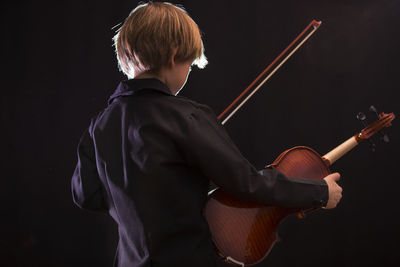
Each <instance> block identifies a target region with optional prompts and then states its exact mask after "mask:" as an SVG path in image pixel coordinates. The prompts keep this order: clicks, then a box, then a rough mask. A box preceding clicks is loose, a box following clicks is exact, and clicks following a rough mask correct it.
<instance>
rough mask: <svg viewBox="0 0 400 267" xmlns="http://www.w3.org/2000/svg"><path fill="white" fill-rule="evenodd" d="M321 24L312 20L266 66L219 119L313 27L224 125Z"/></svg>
mask: <svg viewBox="0 0 400 267" xmlns="http://www.w3.org/2000/svg"><path fill="white" fill-rule="evenodd" d="M320 25H321V21H316V20H313V21H311V22H310V24H309V25H308V26H307V27H306V28H305V29H304V30H303V31H302V32H301V33H300V34H299V35H298V36H297V37H296V38H295V39H294V40H293V41H292V42H291V43H290V44H289V45H288V47H286V48H285V50H283V51H282V53H280V54H279V56H278V57H277V58H276V59H275V60H274V61H272V62H271V64H269V65H268V67H266V68H265V70H264V71H263V72H261V73H260V75H258V76H257V78H256V79H255V80H254V81H253V82H252V83H251V84H250V85H249V86H248V87H247V88H246V89H245V90H244V91H243V92H242V93H241V94H240V95H239V96H238V97H237V98H236V99H235V100H234V101H233V102H232V103H231V104H230V105H229V106H228V107H227V108H226V109H225V110H224V111H223V112H222V113H221V114H220V115H219V116H218V119H219V120H221V119H222V118H223V117H224V116H225V115H226V114H227V113H228V112H229V111H230V110H231V109H232V108H233V107H234V106H235V105H236V104H237V103H238V102H239V101H240V100H241V99H242V98H243V97H244V95H245V94H246V93H247V92H248V91H250V89H251V88H252V87H254V85H255V84H256V83H257V82H258V81H259V80H260V79H261V78H262V77H263V76H264V75H265V74H266V73H267V72H268V71H269V70H270V69H271V68H272V67H273V66H274V65H275V64H276V63H277V62H278V61H279V60H280V59H281V58H282V57H283V56H284V55H285V54H286V53H287V52H288V50H289V49H291V48H292V46H293V45H295V44H296V43H297V42H298V41H299V39H300V38H301V37H302V36H303V35H304V34H305V33H306V32H307V31H308V30H309V29H310V28H311V27H313V29H312V31H310V32H309V34H307V36H306V37H305V38H304V39H303V40H302V41H301V42H299V43H298V45H297V46H296V47H295V48H294V49H293V50H292V51H291V52H290V53H289V54H288V55H287V56H286V57H285V58H284V59H283V60H282V61H281V62H280V63H279V64H278V65H277V66H276V67H275V68H274V69H273V70H272V71H271V73H270V74H268V76H267V77H266V78H265V79H264V80H262V81H261V83H259V84H258V85H257V87H256V88H255V89H254V90H253V91H252V92H251V93H250V94H249V95H248V96H247V97H246V98H245V99H244V100H243V101H242V102H241V103H240V104H239V105H238V106H237V107H236V108H235V109H234V110H233V111H232V112H231V113H229V115H228V116H226V118H225V119H224V120H223V121H222V125H224V124H225V123H226V122H227V121H228V120H229V119H230V118H231V117H232V116H233V115H234V114H235V113H236V112H237V111H238V110H239V109H240V108H241V107H242V106H243V105H244V104H245V103H246V102H247V100H249V99H250V97H252V96H253V95H254V94H255V93H256V92H257V91H258V90H259V89H260V87H261V86H263V84H264V83H265V82H266V81H268V80H269V78H271V76H272V75H274V73H275V72H276V71H277V70H278V69H279V68H280V67H281V66H282V65H283V64H284V63H285V62H286V61H287V60H288V59H289V58H290V57H291V56H292V55H293V54H294V53H295V52H296V51H297V50H298V49H299V48H300V47H301V46H302V45H303V44H304V42H305V41H307V39H308V38H310V36H311V35H312V34H313V33H314V32H315V31H316V30H317V29H318V28H319V26H320Z"/></svg>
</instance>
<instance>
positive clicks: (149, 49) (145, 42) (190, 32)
mask: <svg viewBox="0 0 400 267" xmlns="http://www.w3.org/2000/svg"><path fill="white" fill-rule="evenodd" d="M113 40H114V45H115V51H116V54H117V59H118V65H119V68H120V70H121V71H122V72H123V73H124V74H125V75H127V76H128V78H134V77H135V72H136V73H137V72H142V71H150V72H153V73H157V72H158V71H159V69H160V68H161V67H163V66H165V65H167V64H168V61H169V60H170V58H171V57H172V55H173V54H174V53H176V54H175V57H174V60H175V61H176V62H181V63H182V62H187V61H193V65H196V66H197V67H199V68H204V67H205V65H206V64H207V59H206V57H205V56H204V47H203V41H202V39H201V34H200V30H199V27H198V26H197V24H196V23H195V22H194V21H193V20H192V18H191V17H190V16H189V15H188V14H187V13H186V11H185V10H184V9H183V8H181V7H178V6H175V5H173V4H170V3H162V2H154V3H153V2H149V3H145V4H140V5H138V6H137V7H136V8H135V9H134V10H133V11H132V12H131V13H130V14H129V16H128V17H127V18H126V20H125V22H124V23H123V25H122V26H121V28H120V29H119V30H118V32H117V34H116V35H115V36H114V38H113Z"/></svg>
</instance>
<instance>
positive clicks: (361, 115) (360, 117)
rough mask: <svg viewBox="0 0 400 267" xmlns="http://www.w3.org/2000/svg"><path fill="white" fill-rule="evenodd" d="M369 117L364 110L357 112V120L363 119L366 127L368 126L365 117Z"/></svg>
mask: <svg viewBox="0 0 400 267" xmlns="http://www.w3.org/2000/svg"><path fill="white" fill-rule="evenodd" d="M366 118H367V116H365V114H364V113H362V112H358V114H357V120H359V121H361V123H362V124H363V125H364V127H367V123H366V122H365V119H366Z"/></svg>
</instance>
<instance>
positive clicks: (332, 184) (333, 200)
mask: <svg viewBox="0 0 400 267" xmlns="http://www.w3.org/2000/svg"><path fill="white" fill-rule="evenodd" d="M339 179H340V174H339V173H337V172H336V173H332V174H330V175H328V176H326V177H325V178H324V180H325V182H326V183H327V184H328V191H329V199H328V203H327V204H326V207H325V208H326V209H333V208H335V207H336V205H337V204H338V203H339V201H340V199H341V198H342V191H343V189H342V188H341V187H340V186H339V185H338V184H337V183H336V182H337V181H339Z"/></svg>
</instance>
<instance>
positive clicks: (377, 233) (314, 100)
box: [0, 0, 400, 267]
mask: <svg viewBox="0 0 400 267" xmlns="http://www.w3.org/2000/svg"><path fill="white" fill-rule="evenodd" d="M175 3H179V4H183V5H184V7H185V8H186V9H187V11H188V12H189V14H190V15H191V16H192V17H193V18H194V20H195V21H196V22H197V23H198V25H199V26H200V28H201V30H202V31H203V33H204V44H205V49H206V55H207V57H208V59H209V65H208V66H207V67H206V69H204V70H197V69H194V70H193V71H192V73H191V74H190V78H189V81H188V83H187V84H186V87H185V89H184V90H183V91H182V92H181V94H182V95H184V96H187V97H189V98H192V99H194V100H196V101H198V102H201V103H205V104H208V105H210V106H211V107H212V108H213V109H214V110H215V112H216V113H217V114H219V113H220V112H221V111H222V110H223V109H224V108H225V107H226V106H227V105H228V104H229V103H230V102H231V101H232V100H233V99H234V98H235V97H236V96H237V95H238V94H239V93H240V92H241V91H242V90H243V89H244V88H245V87H246V86H247V85H248V84H249V83H250V82H251V81H252V80H253V79H254V78H255V77H256V76H257V75H258V74H259V73H260V72H261V71H262V70H263V69H264V68H265V67H266V66H267V65H268V64H269V63H270V62H271V61H272V60H273V59H274V58H275V57H276V56H277V55H278V54H279V53H280V52H281V51H282V50H283V49H284V48H285V47H286V46H287V45H288V44H289V43H290V42H291V41H292V39H294V37H296V36H297V34H299V33H300V32H301V30H302V29H304V27H305V26H307V25H308V23H309V22H310V21H311V20H312V19H318V20H322V25H321V27H320V28H319V29H318V31H316V32H315V34H314V35H313V36H312V37H311V38H310V39H309V41H307V42H306V43H305V45H304V46H303V47H302V48H301V49H300V50H299V51H298V52H297V53H296V54H295V55H294V56H293V57H292V58H291V59H290V60H289V61H288V62H287V63H286V64H285V65H284V66H283V67H282V68H281V69H280V70H279V71H278V72H277V73H276V75H275V76H273V78H272V79H271V80H270V81H269V82H267V84H266V85H265V86H263V88H262V89H261V90H260V91H259V92H257V94H256V95H255V97H254V98H252V99H251V100H250V101H249V102H248V103H247V104H246V105H245V106H244V107H243V108H242V110H241V111H240V112H239V113H238V114H236V115H235V116H234V117H233V118H232V119H231V120H230V121H229V122H228V123H227V125H226V128H227V130H228V132H229V133H230V135H231V137H232V138H233V140H234V141H235V143H236V144H237V146H238V147H239V148H240V150H241V151H242V153H243V154H244V155H245V156H246V157H247V158H248V159H249V161H250V162H252V163H253V164H254V165H255V166H256V167H257V168H262V167H263V166H264V165H265V164H266V163H271V162H272V161H273V160H274V159H275V157H276V156H278V155H279V154H280V153H281V152H282V151H284V150H286V149H288V148H290V147H293V146H296V145H306V146H310V147H312V148H313V149H315V150H317V151H318V152H320V153H321V154H324V153H326V152H328V151H329V150H330V149H332V148H333V147H334V146H336V145H338V144H339V143H341V142H342V141H344V140H345V139H347V138H349V137H350V136H352V135H353V134H355V133H356V132H358V131H359V130H361V129H362V126H361V123H360V122H359V121H357V119H356V117H355V115H356V114H357V113H358V112H359V111H364V112H365V113H366V114H367V115H368V117H369V118H370V120H371V121H373V120H374V119H375V116H374V114H372V113H370V112H368V107H369V106H370V105H371V104H373V105H375V106H376V107H377V108H378V110H380V111H385V112H395V114H399V104H398V102H399V97H398V93H397V92H396V89H397V88H398V84H397V82H398V76H399V68H398V62H399V60H400V53H399V52H398V49H399V47H400V37H399V33H400V30H399V26H400V2H399V1H396V0H380V1H367V0H364V1H275V0H273V1H227V0H225V1H194V0H193V1H180V2H175ZM1 5H2V12H3V14H2V16H1V29H2V37H1V43H2V44H1V45H2V49H1V55H2V65H3V68H2V76H3V85H2V91H1V92H2V96H1V125H2V128H1V134H2V141H3V142H2V143H3V144H2V152H3V153H1V154H2V160H1V162H2V165H3V167H2V170H3V172H2V175H1V187H0V188H1V189H0V190H1V191H0V193H1V203H2V205H1V207H2V208H1V210H2V212H1V215H0V216H1V220H0V224H1V227H0V231H1V232H0V234H1V235H0V266H97V267H100V266H111V265H112V262H113V255H114V251H115V247H116V242H117V240H116V238H117V236H116V234H117V232H116V226H115V224H114V222H113V221H112V220H111V218H110V217H107V216H104V215H99V214H95V213H88V212H84V211H81V210H79V209H78V208H77V207H76V206H74V204H73V203H72V199H71V193H70V177H71V175H72V172H73V168H74V165H75V163H76V155H75V149H76V146H77V143H78V140H79V137H80V135H81V134H82V132H83V131H84V129H85V128H86V127H87V126H88V123H89V119H90V117H91V116H94V115H95V114H96V113H97V112H98V111H99V110H100V109H102V108H103V107H104V106H105V105H106V99H107V98H108V96H109V95H110V94H111V93H112V92H113V90H114V89H115V87H116V86H117V84H118V82H119V81H120V80H121V79H123V76H122V74H121V73H119V72H118V69H117V62H116V59H115V56H114V51H113V47H112V41H111V38H112V37H113V35H114V34H115V29H112V27H113V26H115V25H117V24H119V23H121V22H122V21H123V20H124V19H125V17H126V16H127V15H128V14H129V12H130V10H131V9H132V8H134V7H135V6H136V5H137V2H136V1H51V2H50V1H22V2H21V1H18V2H11V1H9V2H3V3H2V4H1ZM397 123H398V122H397V121H394V123H393V127H391V128H389V129H387V132H388V133H389V135H390V137H391V143H389V144H383V143H381V142H379V141H377V142H376V143H377V146H378V147H377V151H376V152H375V153H373V152H371V149H370V145H369V144H368V142H365V143H363V144H361V145H360V146H359V147H357V148H356V149H355V150H354V151H351V152H350V153H349V154H348V155H346V156H344V157H343V158H342V159H341V160H340V161H338V162H337V163H335V164H334V166H333V167H332V170H333V171H339V172H340V173H341V174H342V179H341V181H340V184H341V185H342V186H343V188H344V194H343V199H342V202H341V203H340V205H339V206H338V207H337V209H335V210H330V211H326V210H322V211H318V212H315V213H313V214H310V215H309V216H308V217H307V218H306V219H305V220H298V219H297V218H294V217H293V218H292V217H291V218H288V219H287V220H286V221H285V222H284V223H283V224H282V225H281V227H280V231H279V233H280V237H281V242H280V243H278V244H277V245H276V246H275V248H274V249H273V250H272V252H271V254H270V255H269V257H268V258H267V260H266V262H265V266H320V265H323V266H395V265H396V264H397V263H398V258H399V257H398V245H396V242H397V240H398V239H399V237H400V230H399V225H400V219H399V215H398V211H399V209H398V191H399V189H398V187H399V184H400V182H399V179H398V178H399V176H398V174H396V173H397V171H396V169H395V168H396V165H398V157H397V153H396V152H397V149H399V148H400V147H399V139H398V136H399V127H398V126H397ZM260 266H264V265H260Z"/></svg>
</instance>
